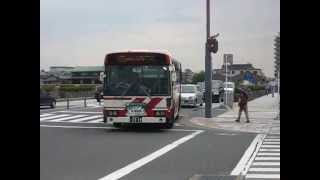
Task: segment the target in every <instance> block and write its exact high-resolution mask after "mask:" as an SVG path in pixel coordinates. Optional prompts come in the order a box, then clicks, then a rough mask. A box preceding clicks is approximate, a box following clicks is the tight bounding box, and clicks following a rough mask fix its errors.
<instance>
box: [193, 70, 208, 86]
mask: <svg viewBox="0 0 320 180" xmlns="http://www.w3.org/2000/svg"><path fill="white" fill-rule="evenodd" d="M204 79H205V73H204V71H200V72H198V73H194V75H193V78H192V83H193V84H197V82H203V81H204Z"/></svg>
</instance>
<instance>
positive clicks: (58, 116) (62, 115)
mask: <svg viewBox="0 0 320 180" xmlns="http://www.w3.org/2000/svg"><path fill="white" fill-rule="evenodd" d="M70 115H71V114H60V115H55V116H50V117H45V118H40V121H45V120H49V119H55V118H61V117H65V116H70Z"/></svg>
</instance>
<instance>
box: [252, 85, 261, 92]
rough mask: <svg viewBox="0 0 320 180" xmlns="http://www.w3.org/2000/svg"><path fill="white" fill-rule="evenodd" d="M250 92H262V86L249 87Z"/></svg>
mask: <svg viewBox="0 0 320 180" xmlns="http://www.w3.org/2000/svg"><path fill="white" fill-rule="evenodd" d="M248 88H249V89H250V90H251V91H259V90H264V86H258V85H256V86H249V87H248Z"/></svg>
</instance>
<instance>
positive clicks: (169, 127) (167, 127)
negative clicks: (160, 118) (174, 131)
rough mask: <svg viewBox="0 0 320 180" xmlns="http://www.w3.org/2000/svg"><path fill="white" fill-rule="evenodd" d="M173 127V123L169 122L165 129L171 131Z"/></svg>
mask: <svg viewBox="0 0 320 180" xmlns="http://www.w3.org/2000/svg"><path fill="white" fill-rule="evenodd" d="M172 127H173V122H167V123H165V124H164V128H166V129H171V128H172Z"/></svg>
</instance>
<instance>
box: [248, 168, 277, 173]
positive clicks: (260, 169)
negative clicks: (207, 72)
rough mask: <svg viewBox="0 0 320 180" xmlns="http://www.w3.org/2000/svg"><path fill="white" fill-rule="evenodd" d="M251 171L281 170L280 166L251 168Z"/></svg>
mask: <svg viewBox="0 0 320 180" xmlns="http://www.w3.org/2000/svg"><path fill="white" fill-rule="evenodd" d="M249 171H258V172H280V168H250V169H249Z"/></svg>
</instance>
